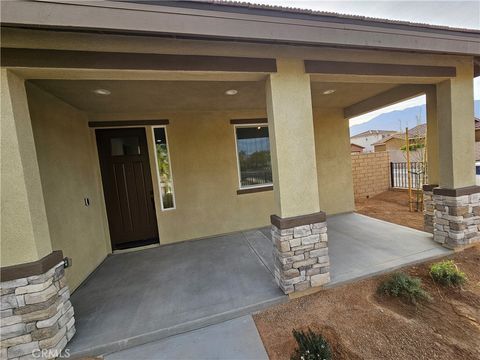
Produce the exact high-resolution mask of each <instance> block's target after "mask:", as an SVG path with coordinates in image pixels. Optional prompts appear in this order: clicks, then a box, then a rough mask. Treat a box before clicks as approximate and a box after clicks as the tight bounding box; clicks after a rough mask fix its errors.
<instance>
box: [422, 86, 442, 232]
mask: <svg viewBox="0 0 480 360" xmlns="http://www.w3.org/2000/svg"><path fill="white" fill-rule="evenodd" d="M425 95H426V100H427V148H426V150H427V180H428V183H427V184H424V185H423V220H424V221H423V226H424V230H425V231H427V232H429V233H432V234H433V219H434V216H435V213H434V212H435V204H434V203H433V189H434V188H435V187H437V186H438V176H439V175H438V171H439V159H438V122H437V90H436V87H435V86H432V87H429V88H428V89H427V91H426V92H425Z"/></svg>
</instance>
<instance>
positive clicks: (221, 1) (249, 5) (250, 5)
mask: <svg viewBox="0 0 480 360" xmlns="http://www.w3.org/2000/svg"><path fill="white" fill-rule="evenodd" d="M188 2H191V3H206V4H213V5H221V6H222V5H223V6H230V7H238V8H244V9H254V10H270V11H276V12H279V13H280V12H283V13H289V14H303V15H313V16H315V15H316V16H325V17H331V18H337V19H350V20H360V21H365V22H374V23H384V24H396V25H406V26H412V27H422V28H427V29H438V30H450V31H460V32H473V33H479V34H480V30H476V29H467V28H457V27H450V26H444V25H433V24H426V23H417V22H411V21H405V20H391V19H384V18H374V17H368V16H361V15H350V14H341V13H336V12H328V11H320V10H313V9H302V8H296V7H290V6H288V7H287V6H280V5H266V4H257V3H254V2H246V1H228V0H190V1H188Z"/></svg>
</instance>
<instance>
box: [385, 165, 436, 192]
mask: <svg viewBox="0 0 480 360" xmlns="http://www.w3.org/2000/svg"><path fill="white" fill-rule="evenodd" d="M426 171H427V164H426V163H424V162H421V161H420V162H411V163H410V173H411V175H412V184H411V185H412V188H413V189H421V188H422V185H423V180H424V178H425V174H426ZM390 185H391V186H392V188H400V189H406V188H408V171H407V163H406V162H396V163H395V162H391V163H390Z"/></svg>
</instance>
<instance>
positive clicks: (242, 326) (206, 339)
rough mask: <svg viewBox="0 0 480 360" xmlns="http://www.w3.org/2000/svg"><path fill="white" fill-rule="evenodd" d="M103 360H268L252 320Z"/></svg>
mask: <svg viewBox="0 0 480 360" xmlns="http://www.w3.org/2000/svg"><path fill="white" fill-rule="evenodd" d="M105 359H106V360H131V359H135V360H153V359H156V360H226V359H229V360H268V355H267V352H266V351H265V348H264V346H263V343H262V340H261V339H260V335H259V334H258V331H257V328H256V326H255V323H254V322H253V319H252V316H250V315H248V316H243V317H240V318H237V319H233V320H228V321H225V322H223V323H220V324H217V325H211V326H208V327H206V328H203V329H199V330H194V331H190V332H188V333H185V334H181V335H176V336H172V337H169V338H167V339H163V340H159V341H155V342H152V343H148V344H145V345H140V346H137V347H134V348H131V349H127V350H123V351H120V352H117V353H114V354H111V355H107V356H106V357H105Z"/></svg>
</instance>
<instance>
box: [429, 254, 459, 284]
mask: <svg viewBox="0 0 480 360" xmlns="http://www.w3.org/2000/svg"><path fill="white" fill-rule="evenodd" d="M430 275H431V276H432V278H433V280H434V281H435V282H438V283H440V284H442V285H445V286H459V285H462V284H464V283H465V282H466V281H467V277H466V276H465V273H464V272H462V271H460V270H458V267H457V265H455V263H454V262H453V260H444V261H440V262H438V263H435V264H433V265H432V266H431V267H430Z"/></svg>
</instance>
